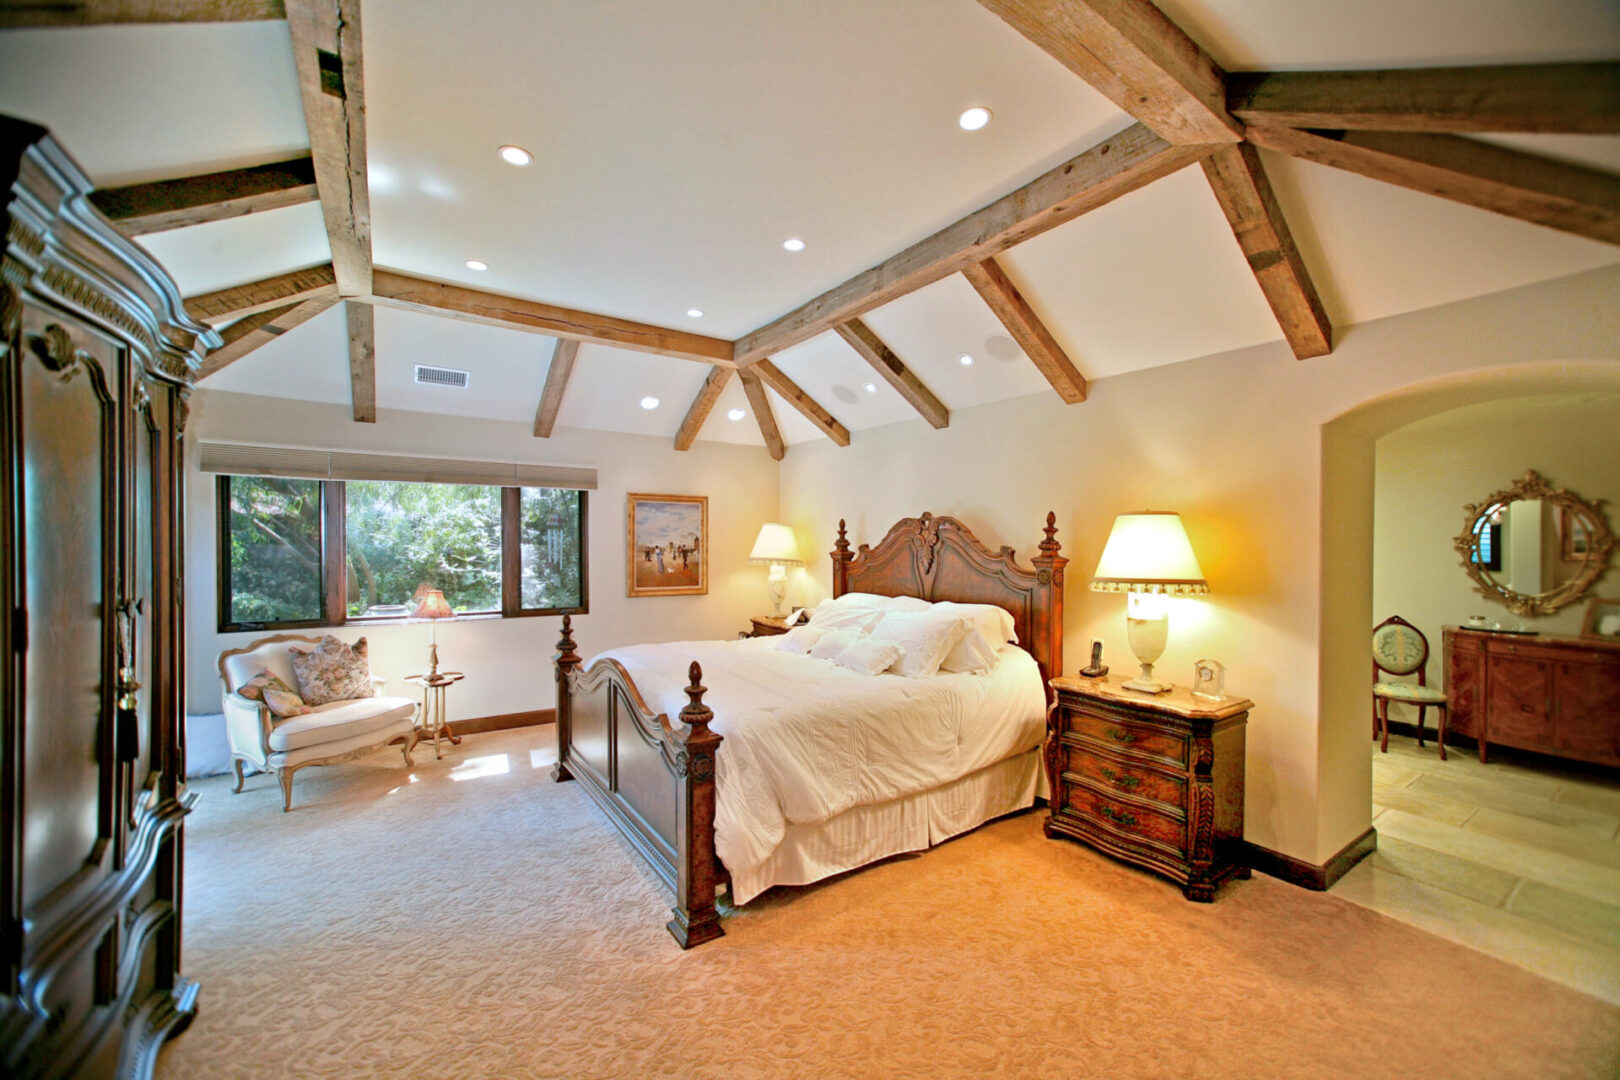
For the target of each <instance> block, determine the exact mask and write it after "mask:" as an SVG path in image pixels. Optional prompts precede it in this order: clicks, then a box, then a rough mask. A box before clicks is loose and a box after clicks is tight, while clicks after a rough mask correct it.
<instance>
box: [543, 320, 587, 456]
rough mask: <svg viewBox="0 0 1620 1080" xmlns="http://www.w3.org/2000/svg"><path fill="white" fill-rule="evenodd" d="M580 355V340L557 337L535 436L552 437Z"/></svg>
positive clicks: (547, 371)
mask: <svg viewBox="0 0 1620 1080" xmlns="http://www.w3.org/2000/svg"><path fill="white" fill-rule="evenodd" d="M578 356H579V342H578V341H576V340H574V339H573V338H558V339H557V347H556V349H554V350H553V351H552V353H551V367H550V368H548V369H547V370H546V389H545V392H544V393H542V394H541V395H540V407H539V408H538V409H536V410H535V413H534V436H535V438H537V439H549V438H551V429H552V428H554V427H556V426H557V413H558V411H559V410H560V409H561V408H562V399H563V392H564V391H566V390H567V389H568V379H569V377H570V376H571V375H573V374H574V360H575V358H576V357H578Z"/></svg>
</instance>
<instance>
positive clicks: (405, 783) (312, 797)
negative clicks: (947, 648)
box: [158, 727, 1620, 1080]
mask: <svg viewBox="0 0 1620 1080" xmlns="http://www.w3.org/2000/svg"><path fill="white" fill-rule="evenodd" d="M553 756H554V748H553V734H552V729H551V728H549V727H546V728H528V729H523V730H519V731H512V732H501V733H497V734H492V735H482V736H473V737H469V738H468V739H467V740H466V741H465V742H464V743H463V745H462V746H461V748H460V749H458V750H456V751H454V752H452V753H451V754H450V755H448V756H447V757H446V759H445V760H444V761H442V762H435V761H434V760H433V756H432V752H431V750H429V751H428V752H427V753H426V754H425V755H424V754H421V753H419V754H418V767H417V768H416V769H415V770H413V772H412V773H411V774H409V776H408V775H407V773H406V772H405V770H404V769H403V768H402V766H401V763H400V760H399V756H398V755H397V754H395V753H386V754H381V755H377V756H375V757H372V758H369V759H367V760H366V761H364V762H361V763H358V764H356V765H346V766H336V767H332V768H326V769H311V770H306V771H305V772H303V773H300V774H299V777H298V781H297V784H296V786H295V790H294V800H295V802H294V810H293V812H292V813H291V814H283V813H281V810H280V796H279V794H278V792H277V791H276V786H275V783H274V782H273V781H272V780H270V779H268V778H265V777H257V778H251V779H250V780H249V788H248V790H247V791H246V792H245V793H243V794H241V795H232V794H230V790H229V782H228V781H227V780H225V779H223V778H221V779H212V780H204V781H200V782H197V784H196V789H197V790H199V791H201V792H202V793H203V800H202V805H201V806H200V807H199V808H198V810H197V812H196V814H195V815H194V816H193V817H192V819H191V821H190V823H189V824H188V826H187V836H186V841H187V851H186V870H187V873H186V926H185V956H186V960H185V970H186V973H187V974H189V975H190V976H192V977H193V978H196V979H198V980H199V981H200V982H201V984H202V996H201V1014H200V1016H199V1017H198V1019H197V1021H196V1023H194V1024H193V1025H192V1027H191V1029H190V1031H188V1032H187V1033H186V1034H184V1035H182V1036H180V1037H179V1038H178V1039H177V1040H175V1041H174V1042H173V1043H172V1044H171V1045H170V1046H169V1047H167V1048H166V1049H165V1050H164V1051H163V1054H162V1057H161V1058H160V1059H159V1063H158V1075H159V1076H161V1077H169V1078H174V1077H185V1078H202V1077H207V1078H215V1077H243V1078H248V1077H402V1078H404V1077H409V1078H412V1080H427V1078H435V1077H491V1078H493V1077H501V1078H526V1077H550V1076H585V1077H654V1076H669V1077H710V1076H712V1077H724V1078H727V1080H746V1078H749V1077H763V1076H773V1077H774V1076H785V1077H969V1076H972V1077H983V1076H994V1077H997V1078H1014V1077H1041V1078H1043V1080H1060V1078H1065V1077H1081V1076H1095V1077H1170V1076H1175V1077H1273V1076H1275V1077H1307V1076H1309V1077H1341V1076H1369V1077H1372V1076H1376V1077H1468V1078H1483V1077H1537V1078H1553V1077H1577V1076H1579V1077H1613V1076H1615V1075H1616V1074H1617V1072H1620V1010H1617V1009H1616V1008H1614V1007H1612V1006H1608V1005H1605V1004H1603V1003H1601V1002H1599V1001H1597V1000H1596V999H1594V998H1590V997H1586V996H1584V995H1581V994H1579V993H1576V992H1574V991H1572V990H1568V989H1565V988H1563V987H1560V986H1557V985H1555V984H1553V983H1551V982H1547V981H1545V980H1543V979H1540V978H1538V977H1536V976H1534V975H1531V974H1529V973H1527V972H1524V971H1520V970H1519V969H1517V968H1514V967H1511V966H1509V965H1507V964H1504V963H1502V962H1500V961H1497V960H1493V959H1491V958H1489V957H1486V956H1483V955H1481V954H1478V953H1474V952H1471V951H1469V950H1467V949H1464V948H1462V947H1460V946H1457V945H1453V944H1450V943H1448V942H1445V941H1442V940H1440V939H1439V938H1436V937H1432V936H1430V935H1428V934H1425V933H1423V932H1421V931H1418V930H1415V929H1412V928H1410V927H1407V926H1404V925H1402V924H1400V923H1396V922H1393V921H1391V920H1389V919H1387V918H1385V917H1383V916H1381V915H1378V914H1376V913H1374V912H1371V911H1368V910H1366V909H1364V908H1360V907H1356V906H1355V905H1352V904H1349V903H1346V902H1344V901H1342V900H1339V899H1337V898H1335V897H1330V896H1326V895H1323V894H1319V893H1309V892H1305V891H1303V890H1300V889H1296V888H1293V887H1291V886H1288V885H1284V884H1282V883H1281V882H1278V881H1275V880H1272V879H1270V878H1266V877H1263V876H1261V875H1256V876H1255V877H1254V879H1253V880H1252V881H1248V882H1238V883H1236V884H1235V885H1233V886H1230V887H1228V888H1227V889H1225V890H1223V892H1222V894H1221V896H1220V898H1219V900H1218V901H1217V902H1216V903H1215V904H1213V905H1207V906H1206V905H1197V904H1190V903H1187V902H1186V901H1184V900H1182V899H1181V894H1180V892H1179V891H1178V890H1176V889H1175V888H1173V887H1172V886H1171V885H1170V884H1169V883H1167V882H1164V881H1162V880H1160V879H1158V878H1156V877H1152V876H1149V875H1146V874H1142V873H1138V872H1136V871H1134V870H1130V869H1127V868H1124V867H1122V866H1119V865H1117V864H1115V863H1113V862H1111V861H1110V860H1108V859H1106V858H1104V857H1102V856H1100V855H1097V854H1095V853H1094V852H1091V851H1089V850H1088V849H1086V848H1083V847H1081V846H1079V845H1078V844H1074V843H1068V842H1060V841H1050V840H1046V839H1045V838H1044V837H1043V836H1042V835H1041V830H1040V818H1039V817H1038V816H1037V815H1036V814H1023V815H1020V816H1017V817H1014V818H1011V819H1007V820H1003V821H1000V822H997V823H994V824H992V825H990V826H987V827H985V828H983V829H980V830H979V831H977V832H975V833H972V834H970V835H968V836H966V837H962V838H960V839H958V840H955V841H953V842H951V843H949V844H945V845H943V846H941V847H939V848H935V849H934V850H933V851H930V852H927V853H925V854H922V855H918V856H912V857H906V858H902V859H897V860H893V861H891V862H889V863H886V864H884V865H881V866H877V867H872V868H868V869H866V870H863V871H860V872H857V873H855V874H851V875H846V876H845V877H843V878H841V879H839V880H836V881H833V882H829V883H823V884H822V885H820V886H817V887H811V888H807V889H797V890H775V891H773V892H772V893H770V894H767V895H766V896H765V897H762V898H760V899H759V900H757V901H755V903H753V904H751V905H749V906H748V908H746V909H744V910H743V911H740V912H737V913H735V914H734V915H733V916H732V917H731V918H729V919H728V920H727V923H726V928H727V931H728V936H727V937H725V938H723V939H721V940H720V941H717V942H714V943H712V944H709V945H705V946H703V947H702V948H700V949H697V950H695V951H693V952H690V953H682V952H681V951H680V949H678V948H677V947H676V945H675V943H674V942H673V941H672V940H671V939H670V937H669V935H668V934H667V933H666V932H665V931H664V928H663V923H664V919H665V918H666V917H667V908H668V905H669V898H668V896H667V895H666V894H665V893H664V891H663V890H662V888H661V887H659V886H658V884H657V883H656V879H654V878H653V877H652V875H651V873H650V872H649V871H647V870H646V869H645V868H644V867H643V865H642V864H641V862H640V861H639V860H638V859H637V857H636V856H635V854H634V852H633V851H632V850H631V849H630V848H629V847H628V846H627V845H626V844H625V843H624V842H623V841H621V840H620V839H619V838H618V836H617V834H616V833H615V832H614V831H613V830H612V829H611V827H609V826H608V824H607V822H606V821H605V820H604V819H603V818H602V816H601V815H600V813H599V812H598V811H597V810H596V808H595V807H594V805H592V804H591V802H590V801H589V799H588V798H587V797H586V796H585V794H584V793H583V792H582V791H580V789H579V787H578V785H575V784H554V783H552V782H551V780H550V779H549V777H548V776H547V775H546V770H547V769H548V768H549V766H550V763H551V761H552V759H553Z"/></svg>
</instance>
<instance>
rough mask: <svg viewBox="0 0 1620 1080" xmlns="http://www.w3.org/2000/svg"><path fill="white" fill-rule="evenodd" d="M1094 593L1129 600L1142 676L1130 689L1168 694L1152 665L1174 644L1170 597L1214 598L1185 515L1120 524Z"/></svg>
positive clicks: (1122, 519) (1144, 515) (1148, 515)
mask: <svg viewBox="0 0 1620 1080" xmlns="http://www.w3.org/2000/svg"><path fill="white" fill-rule="evenodd" d="M1091 589H1092V591H1093V592H1122V593H1125V594H1126V595H1125V629H1126V633H1127V636H1128V637H1129V638H1130V643H1131V652H1133V653H1135V654H1136V659H1137V660H1138V661H1139V662H1140V663H1141V665H1142V673H1141V674H1140V675H1138V676H1137V677H1136V678H1134V679H1131V680H1129V681H1128V682H1126V683H1125V688H1126V689H1127V690H1140V691H1142V692H1143V693H1147V694H1162V693H1164V692H1166V691H1167V690H1169V689H1170V684H1169V683H1162V682H1159V681H1158V680H1157V679H1155V678H1154V677H1153V662H1154V661H1155V660H1157V659H1158V658H1159V657H1160V656H1162V655H1163V654H1164V646H1165V643H1166V642H1167V641H1168V640H1169V639H1170V611H1169V604H1168V602H1167V601H1166V597H1170V596H1193V595H1196V594H1200V593H1207V592H1209V583H1208V582H1206V581H1205V580H1204V571H1203V569H1202V568H1201V567H1200V566H1199V565H1198V556H1196V555H1194V554H1193V549H1192V544H1191V543H1190V542H1189V541H1188V540H1187V530H1186V529H1184V528H1182V525H1181V515H1180V514H1177V513H1174V512H1172V511H1154V510H1144V511H1142V512H1141V513H1139V514H1121V515H1119V516H1118V517H1117V518H1115V519H1114V531H1113V532H1111V533H1109V534H1108V543H1107V544H1105V545H1104V546H1103V553H1102V558H1101V559H1099V560H1097V572H1096V574H1094V575H1093V576H1092V579H1091Z"/></svg>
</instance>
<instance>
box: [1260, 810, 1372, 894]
mask: <svg viewBox="0 0 1620 1080" xmlns="http://www.w3.org/2000/svg"><path fill="white" fill-rule="evenodd" d="M1243 847H1244V849H1245V851H1246V853H1247V855H1248V860H1249V866H1250V867H1252V868H1253V869H1255V870H1258V871H1260V872H1261V873H1262V874H1267V875H1269V876H1271V877H1274V878H1280V879H1282V880H1283V881H1286V882H1288V883H1289V884H1290V885H1298V886H1299V887H1300V888H1302V889H1314V890H1315V891H1317V892H1323V891H1325V890H1327V889H1331V888H1333V883H1334V882H1336V881H1338V880H1339V879H1340V878H1342V877H1344V875H1345V874H1348V873H1349V872H1350V868H1351V867H1353V866H1355V865H1356V863H1358V862H1360V861H1361V860H1362V859H1365V858H1366V857H1367V856H1368V855H1371V854H1372V853H1373V852H1374V851H1376V850H1377V849H1378V830H1377V829H1374V828H1373V827H1372V826H1371V825H1369V826H1367V831H1366V832H1364V833H1362V834H1361V835H1360V836H1358V837H1356V838H1355V839H1354V840H1352V841H1350V842H1349V843H1348V844H1346V845H1345V846H1344V847H1343V848H1341V849H1340V850H1339V853H1338V854H1337V855H1335V856H1333V857H1332V858H1331V859H1329V860H1328V861H1327V862H1326V863H1323V864H1322V865H1321V866H1317V865H1316V864H1315V863H1308V862H1306V861H1305V860H1303V859H1296V858H1294V857H1293V856H1292V855H1284V854H1283V853H1282V852H1280V851H1272V850H1271V849H1270V848H1267V847H1261V846H1260V845H1259V844H1253V843H1250V842H1249V841H1247V840H1245V841H1244V842H1243Z"/></svg>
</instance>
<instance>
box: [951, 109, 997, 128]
mask: <svg viewBox="0 0 1620 1080" xmlns="http://www.w3.org/2000/svg"><path fill="white" fill-rule="evenodd" d="M989 122H990V110H989V109H987V108H985V107H984V106H983V105H975V106H973V108H971V109H964V110H962V115H961V116H958V117H957V118H956V125H957V126H958V127H960V128H961V129H962V130H963V131H978V130H979V129H980V128H982V127H984V125H986V124H988V123H989Z"/></svg>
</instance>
